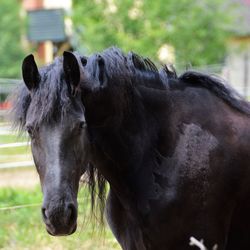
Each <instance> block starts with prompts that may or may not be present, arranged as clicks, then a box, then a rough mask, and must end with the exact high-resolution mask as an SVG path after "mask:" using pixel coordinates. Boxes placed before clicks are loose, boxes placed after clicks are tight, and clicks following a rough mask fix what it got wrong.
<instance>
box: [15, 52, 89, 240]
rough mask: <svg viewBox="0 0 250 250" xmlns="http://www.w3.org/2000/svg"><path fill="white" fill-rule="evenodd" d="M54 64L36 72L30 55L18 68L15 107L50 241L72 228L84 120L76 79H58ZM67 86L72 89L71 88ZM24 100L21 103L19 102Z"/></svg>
mask: <svg viewBox="0 0 250 250" xmlns="http://www.w3.org/2000/svg"><path fill="white" fill-rule="evenodd" d="M63 67H64V69H65V71H67V63H66V64H65V65H63V64H62V62H61V61H60V60H58V61H57V62H54V63H53V64H51V65H49V66H45V67H44V68H41V69H40V70H38V68H37V65H36V63H35V60H34V57H33V56H32V55H29V56H27V57H26V58H25V59H24V61H23V65H22V74H23V80H24V83H25V85H26V89H23V91H22V92H23V93H25V94H23V96H22V98H20V99H22V103H18V102H17V103H18V105H19V106H20V105H21V104H23V106H26V107H25V108H22V109H23V110H22V112H21V111H20V110H21V107H16V109H19V112H17V113H21V116H22V119H21V120H22V121H21V123H23V124H22V125H23V126H24V128H25V129H26V131H27V132H28V134H29V136H30V139H31V149H32V155H33V159H34V162H35V166H36V169H37V172H38V174H39V177H40V182H41V186H42V191H43V205H42V216H43V220H44V223H45V224H46V228H47V231H48V233H50V234H51V235H68V234H72V233H73V232H74V231H75V230H76V227H77V193H78V187H79V180H80V177H81V176H82V174H83V173H84V171H85V168H86V167H85V166H86V163H85V160H84V159H85V158H84V156H85V155H84V152H86V150H85V147H86V145H85V142H86V140H85V139H84V137H85V129H86V122H85V115H84V107H83V105H82V102H81V97H80V95H79V94H78V93H77V92H75V93H73V92H72V89H76V88H77V87H78V83H79V79H77V78H76V77H77V76H79V75H77V72H76V73H75V76H76V77H73V78H66V81H65V80H64V78H63V72H64V70H63ZM71 86H72V88H71ZM25 100H26V101H25Z"/></svg>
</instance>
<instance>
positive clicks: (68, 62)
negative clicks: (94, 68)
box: [63, 51, 80, 95]
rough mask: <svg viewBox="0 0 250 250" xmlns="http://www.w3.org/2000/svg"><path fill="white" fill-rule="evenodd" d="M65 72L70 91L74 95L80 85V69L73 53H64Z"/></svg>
mask: <svg viewBox="0 0 250 250" xmlns="http://www.w3.org/2000/svg"><path fill="white" fill-rule="evenodd" d="M63 70H64V74H65V80H66V83H67V84H68V88H69V91H70V93H72V95H74V94H75V90H76V88H77V86H78V85H79V84H80V68H79V64H78V61H77V59H76V57H75V55H74V54H73V53H71V52H68V51H64V52H63Z"/></svg>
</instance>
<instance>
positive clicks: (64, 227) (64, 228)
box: [42, 201, 77, 236]
mask: <svg viewBox="0 0 250 250" xmlns="http://www.w3.org/2000/svg"><path fill="white" fill-rule="evenodd" d="M42 216H43V221H44V223H45V225H46V229H47V232H48V233H49V234H50V235H53V236H63V235H70V234H73V233H74V232H75V231H76V228H77V203H76V202H75V203H74V202H63V201H61V202H55V201H51V202H49V203H47V205H46V203H44V205H43V206H42Z"/></svg>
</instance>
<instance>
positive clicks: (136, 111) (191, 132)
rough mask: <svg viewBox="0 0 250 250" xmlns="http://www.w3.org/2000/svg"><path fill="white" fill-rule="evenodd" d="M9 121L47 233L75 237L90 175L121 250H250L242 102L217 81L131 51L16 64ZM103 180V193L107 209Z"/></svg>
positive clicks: (246, 123)
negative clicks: (22, 143)
mask: <svg viewBox="0 0 250 250" xmlns="http://www.w3.org/2000/svg"><path fill="white" fill-rule="evenodd" d="M23 79H24V83H25V85H26V86H23V87H22V89H21V90H20V91H19V93H18V96H17V98H16V99H15V103H14V117H15V121H16V123H17V124H19V125H20V127H21V128H22V129H26V130H27V131H28V133H29V134H30V137H31V144H32V153H33V157H34V161H35V165H36V167H37V170H38V173H39V176H40V179H41V184H42V190H43V194H44V203H43V207H42V213H43V218H44V221H45V224H46V226H47V230H48V231H49V233H51V234H53V235H62V234H70V233H72V232H74V230H75V228H76V218H77V202H76V197H77V191H78V183H79V179H80V177H81V175H82V174H83V173H84V172H86V173H87V174H88V177H89V180H88V182H87V183H88V184H89V185H90V187H91V188H92V203H93V202H94V201H95V197H94V196H95V195H96V192H94V191H93V190H94V188H95V185H97V186H99V188H97V189H96V191H97V192H99V193H97V196H99V197H101V207H103V204H104V203H106V218H107V221H108V223H109V225H110V228H111V229H112V231H113V233H114V235H115V237H116V238H117V240H118V242H119V243H120V245H121V247H122V248H123V249H127V250H134V249H138V250H143V249H153V250H156V249H157V250H158V249H159V250H161V249H171V250H175V249H176V250H177V249H178V250H179V249H191V246H189V245H188V242H189V238H190V236H194V237H195V238H197V239H203V240H204V242H205V245H206V246H207V247H208V248H212V247H213V246H214V245H215V244H217V246H218V249H226V250H235V249H242V250H243V249H249V246H250V239H249V237H248V235H249V233H250V215H249V207H250V204H249V202H248V200H249V197H250V185H249V183H250V182H249V181H250V169H249V160H250V154H249V152H248V151H249V146H250V136H249V127H250V119H249V115H250V105H249V103H247V102H246V101H244V100H242V99H241V98H239V97H238V95H237V94H236V93H235V92H234V91H233V90H231V89H229V88H227V87H226V86H225V85H224V84H223V83H222V82H221V80H219V79H217V78H215V77H212V76H207V75H204V74H200V73H196V72H186V73H184V74H183V75H181V76H180V77H177V75H176V74H175V73H174V72H172V71H170V70H169V69H168V67H163V68H162V69H161V70H158V69H157V68H156V66H155V65H154V64H153V63H152V62H151V61H150V60H149V59H145V58H142V57H140V56H138V55H136V54H134V53H129V54H128V55H124V54H123V53H122V52H121V51H120V50H119V49H117V48H110V49H107V50H105V51H104V52H102V53H100V54H94V55H92V56H90V57H89V58H86V57H81V56H79V55H77V54H73V53H70V52H65V53H64V56H63V57H62V58H57V59H56V60H55V61H54V62H53V63H52V64H51V65H49V66H45V67H44V68H41V69H40V70H38V69H37V66H36V64H35V62H34V59H33V57H32V56H28V57H27V58H26V59H25V60H24V62H23ZM105 182H108V184H109V186H110V189H109V190H110V191H109V194H108V196H107V199H106V200H105V197H106V196H105V188H104V187H105Z"/></svg>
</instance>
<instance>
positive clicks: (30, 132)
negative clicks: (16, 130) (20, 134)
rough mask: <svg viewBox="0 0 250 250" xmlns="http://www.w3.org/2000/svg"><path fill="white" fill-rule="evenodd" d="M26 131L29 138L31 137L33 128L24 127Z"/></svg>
mask: <svg viewBox="0 0 250 250" xmlns="http://www.w3.org/2000/svg"><path fill="white" fill-rule="evenodd" d="M26 131H27V132H28V134H29V136H30V137H32V136H33V131H34V129H33V127H32V126H27V127H26Z"/></svg>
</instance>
